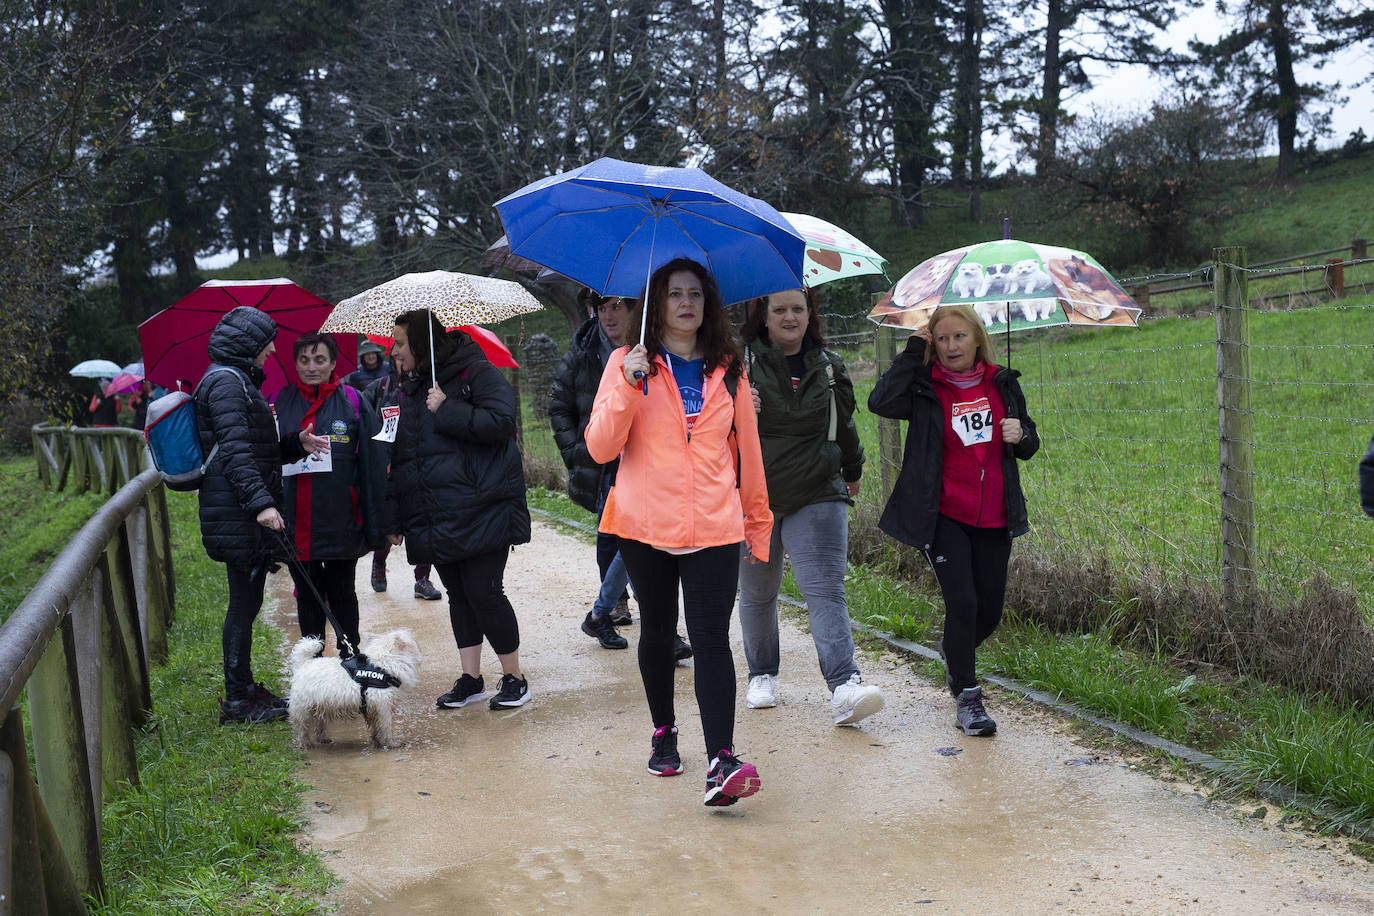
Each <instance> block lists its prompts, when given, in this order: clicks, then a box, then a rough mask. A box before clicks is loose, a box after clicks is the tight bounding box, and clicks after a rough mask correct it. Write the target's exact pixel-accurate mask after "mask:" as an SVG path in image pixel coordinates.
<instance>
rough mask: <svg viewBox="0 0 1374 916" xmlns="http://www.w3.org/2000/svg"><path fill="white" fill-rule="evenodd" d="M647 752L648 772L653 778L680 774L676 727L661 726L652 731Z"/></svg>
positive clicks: (680, 762)
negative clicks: (650, 747) (649, 748)
mask: <svg viewBox="0 0 1374 916" xmlns="http://www.w3.org/2000/svg"><path fill="white" fill-rule="evenodd" d="M651 746H652V748H653V750H651V751H650V752H649V772H650V773H652V774H653V775H654V776H676V775H678V774H679V773H681V772H682V758H681V757H679V756H678V754H677V726H675V725H661V726H659V727H658V728H656V729H654V737H653V740H652V742H651Z"/></svg>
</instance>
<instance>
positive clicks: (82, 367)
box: [67, 359, 119, 378]
mask: <svg viewBox="0 0 1374 916" xmlns="http://www.w3.org/2000/svg"><path fill="white" fill-rule="evenodd" d="M67 374H68V375H74V376H76V377H77V378H114V377H115V376H116V375H118V374H119V363H116V362H112V361H110V360H108V359H86V360H82V361H81V362H79V363H77V364H76V365H75V366H72V367H71V368H70V369H68V370H67Z"/></svg>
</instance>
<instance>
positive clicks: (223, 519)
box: [196, 306, 305, 564]
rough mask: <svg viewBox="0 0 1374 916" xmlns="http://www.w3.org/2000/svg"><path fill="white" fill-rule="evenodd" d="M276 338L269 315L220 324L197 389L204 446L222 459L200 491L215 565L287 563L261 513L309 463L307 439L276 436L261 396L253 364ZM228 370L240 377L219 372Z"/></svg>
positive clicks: (239, 311)
mask: <svg viewBox="0 0 1374 916" xmlns="http://www.w3.org/2000/svg"><path fill="white" fill-rule="evenodd" d="M276 336H277V324H276V322H274V321H273V320H272V319H271V318H270V317H268V315H267V314H266V313H264V312H260V311H258V310H257V309H255V308H250V307H248V306H240V307H239V308H236V309H234V310H233V311H231V312H229V313H228V314H227V315H225V316H224V317H223V318H221V319H220V322H219V324H218V325H216V326H215V330H214V331H213V332H212V333H211V334H210V344H209V346H208V347H207V350H208V352H209V354H210V359H211V361H212V365H211V367H210V369H209V370H207V371H206V377H205V379H204V381H203V382H202V383H201V384H200V386H199V387H198V388H197V389H196V415H197V418H198V420H199V422H200V444H201V448H202V449H204V451H205V453H206V454H207V455H208V454H209V453H210V449H211V448H213V447H214V446H215V444H216V443H218V444H219V452H218V453H216V455H215V460H214V461H213V462H211V465H210V467H209V468H208V469H207V471H206V475H205V480H204V482H203V483H201V485H200V537H201V540H202V541H203V542H204V543H205V552H206V553H207V554H209V555H210V559H212V560H218V561H220V562H221V563H236V564H253V563H257V562H259V561H261V560H264V559H272V558H276V559H284V558H285V556H286V553H285V551H284V550H283V549H282V546H281V543H280V541H279V540H278V537H277V536H276V535H275V534H273V533H272V532H271V531H269V530H268V529H266V528H264V527H262V526H261V525H259V524H258V522H257V516H258V513H259V512H261V511H262V510H263V509H267V508H269V507H276V508H277V509H280V508H281V506H282V486H281V466H282V465H283V464H284V463H286V462H288V461H296V460H297V459H299V458H302V457H304V455H305V449H304V448H303V447H302V446H301V442H300V436H299V434H298V433H297V432H296V431H294V430H293V431H291V432H290V433H288V434H287V435H286V436H278V435H277V424H276V422H275V421H274V420H273V419H272V409H271V408H270V407H268V406H267V400H266V398H264V397H263V396H262V392H261V391H260V390H258V386H259V385H261V384H262V381H263V373H262V370H261V369H259V368H258V367H257V366H255V365H254V364H253V359H254V357H256V356H257V355H258V354H259V353H261V352H262V349H263V347H265V346H267V345H268V344H269V343H271V342H272V340H273V339H274V338H275V337H276ZM219 366H227V367H228V368H229V369H232V370H234V371H232V372H224V371H215V370H216V368H217V367H219Z"/></svg>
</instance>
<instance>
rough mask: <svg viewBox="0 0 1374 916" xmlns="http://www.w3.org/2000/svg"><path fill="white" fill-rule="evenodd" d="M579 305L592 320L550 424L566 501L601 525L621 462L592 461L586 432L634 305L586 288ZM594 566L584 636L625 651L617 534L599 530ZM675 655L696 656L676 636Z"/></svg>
mask: <svg viewBox="0 0 1374 916" xmlns="http://www.w3.org/2000/svg"><path fill="white" fill-rule="evenodd" d="M578 301H579V302H580V303H582V305H583V306H584V307H585V308H587V310H588V311H590V312H591V316H590V317H589V318H588V319H587V320H586V321H585V322H583V323H582V326H581V327H580V328H578V329H577V333H575V334H574V335H573V341H572V345H571V346H569V347H568V352H567V353H565V354H563V359H562V360H561V361H559V363H558V368H557V369H556V370H555V371H554V376H553V385H552V387H551V389H550V391H549V422H550V424H551V425H552V426H553V438H554V442H555V444H557V446H558V452H559V454H560V455H561V456H562V458H563V464H564V465H565V466H566V467H567V469H568V498H570V499H571V500H572V501H573V502H574V503H576V504H577V505H579V506H581V507H582V508H584V509H586V510H587V511H588V512H595V513H596V516H597V521H598V523H599V522H600V520H601V510H602V507H603V506H604V505H605V502H606V494H607V493H609V492H610V489H611V486H612V484H614V483H615V471H616V467H617V465H618V464H619V459H618V458H613V459H611V460H610V461H609V462H607V463H605V464H599V463H597V462H596V461H593V460H592V457H591V455H589V454H588V453H587V440H586V436H585V435H584V431H585V430H586V428H587V421H588V420H589V419H591V415H592V404H593V402H594V401H595V399H596V391H597V388H598V386H599V385H600V384H601V376H602V374H603V373H604V370H605V368H606V362H607V360H608V359H609V358H610V355H611V352H612V351H613V350H615V349H616V348H617V347H623V346H624V345H625V342H626V339H627V338H628V336H629V330H630V316H631V314H632V312H633V311H634V308H635V306H636V303H635V302H634V300H631V299H622V298H620V297H619V296H601V295H598V294H597V293H596V292H594V291H593V290H591V289H590V288H588V287H583V288H582V292H581V293H579V294H578ZM596 565H597V567H598V569H599V570H600V573H601V589H600V591H599V592H598V594H597V597H596V601H595V602H594V603H593V604H592V609H591V611H589V612H588V613H587V616H586V617H585V618H584V619H583V621H582V632H583V633H586V634H587V635H588V636H590V637H592V638H593V639H595V640H597V642H598V643H600V644H601V647H602V648H603V649H624V648H626V647H628V646H629V642H628V641H627V640H626V639H625V637H623V636H621V635H620V634H619V633H617V632H616V629H615V628H616V627H617V626H628V625H629V624H630V623H631V618H630V609H629V601H628V594H627V592H626V588H627V586H628V585H629V581H630V575H629V573H628V572H626V571H625V562H624V560H622V559H621V557H620V547H619V541H618V539H617V538H616V536H615V535H614V534H611V533H609V532H606V531H600V530H598V531H597V533H596ZM673 651H674V655H675V657H676V658H677V659H678V660H679V661H680V660H682V659H685V658H691V656H692V649H691V647H690V646H689V645H688V644H687V641H686V640H684V639H683V638H682V637H681V636H677V637H675V640H674V647H673Z"/></svg>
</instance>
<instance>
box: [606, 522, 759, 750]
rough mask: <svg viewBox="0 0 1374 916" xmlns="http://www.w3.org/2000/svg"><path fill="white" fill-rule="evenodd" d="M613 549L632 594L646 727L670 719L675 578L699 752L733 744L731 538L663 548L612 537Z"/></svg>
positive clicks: (735, 560) (734, 581)
mask: <svg viewBox="0 0 1374 916" xmlns="http://www.w3.org/2000/svg"><path fill="white" fill-rule="evenodd" d="M620 557H621V559H622V560H624V561H625V568H626V570H628V571H629V573H630V582H632V583H633V584H634V589H635V600H636V601H638V602H639V614H640V621H639V623H640V628H639V676H640V677H641V678H642V679H643V681H644V694H645V696H646V697H647V698H648V700H649V715H650V716H651V717H652V718H653V721H654V727H655V728H659V727H661V726H668V725H676V724H677V720H676V716H675V714H674V709H673V680H674V669H675V668H676V667H677V662H676V660H675V659H674V657H673V638H674V637H675V636H676V634H677V613H678V600H677V596H678V584H679V583H681V585H682V612H683V616H684V617H685V618H686V620H687V638H688V639H689V640H691V643H692V652H693V656H692V675H693V681H694V685H695V687H696V695H697V709H698V710H699V711H700V713H701V731H702V734H703V736H704V737H705V739H706V756H707V757H713V756H715V755H716V754H717V753H718V752H720V751H722V750H733V749H734V746H735V657H734V655H733V654H732V653H731V651H730V616H731V614H732V613H733V611H734V609H735V590H736V588H737V587H738V585H739V545H738V544H726V545H724V546H722V547H704V548H702V549H701V550H697V551H694V552H693V553H684V554H671V553H666V552H664V551H662V550H655V549H654V548H652V547H650V546H649V545H648V544H643V543H640V542H639V541H632V540H630V539H629V538H621V539H620Z"/></svg>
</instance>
